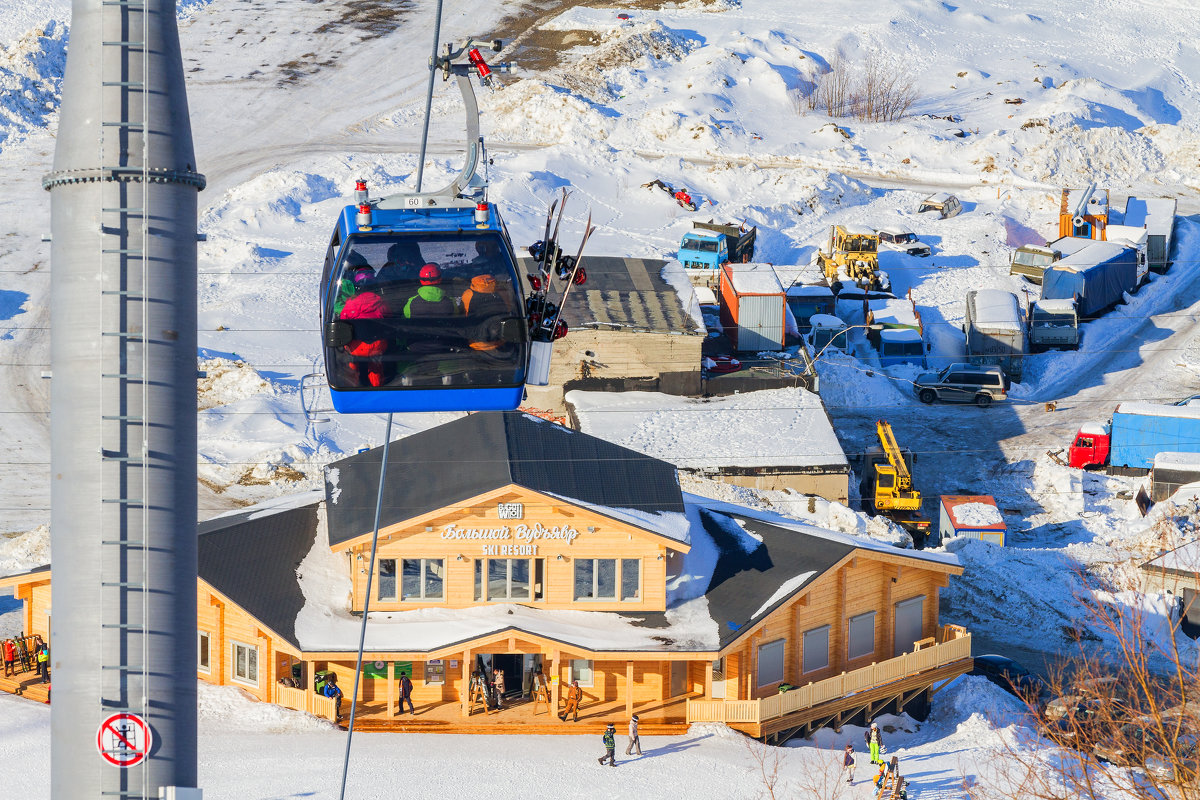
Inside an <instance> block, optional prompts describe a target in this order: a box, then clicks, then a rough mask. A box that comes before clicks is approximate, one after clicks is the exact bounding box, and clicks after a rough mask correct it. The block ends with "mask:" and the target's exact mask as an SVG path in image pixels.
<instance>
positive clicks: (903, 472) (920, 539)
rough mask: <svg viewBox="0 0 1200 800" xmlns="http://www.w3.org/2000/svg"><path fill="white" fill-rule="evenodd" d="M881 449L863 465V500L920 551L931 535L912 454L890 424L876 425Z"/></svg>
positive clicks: (869, 453) (866, 459) (881, 422)
mask: <svg viewBox="0 0 1200 800" xmlns="http://www.w3.org/2000/svg"><path fill="white" fill-rule="evenodd" d="M875 431H876V433H878V435H879V444H880V446H881V448H882V449H879V450H872V451H868V452H867V454H866V455H865V456H864V463H863V473H864V480H863V487H862V488H863V492H862V497H863V499H864V500H866V499H867V498H870V503H871V509H872V510H873V511H874V512H875V513H878V514H883V515H884V516H886V517H889V518H890V519H891V520H892V521H893V522H895V523H896V524H897V525H899V526H900V527H901V528H903V529H904V530H906V531H908V532H909V534H911V535H912V537H913V544H915V545H916V546H917V547H918V548H920V547H923V546H924V545H925V538H926V537H927V536H928V535H929V518H928V517H926V516H924V515H923V514H921V493H920V492H919V491H917V490H916V489H914V488H913V482H912V453H911V452H910V451H906V450H902V449H901V448H900V445H899V444H897V443H896V435H895V434H894V433H893V432H892V426H891V425H889V424H888V422H887V420H882V419H881V420H879V421H878V422H877V423H875Z"/></svg>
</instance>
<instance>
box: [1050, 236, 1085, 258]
mask: <svg viewBox="0 0 1200 800" xmlns="http://www.w3.org/2000/svg"><path fill="white" fill-rule="evenodd" d="M1095 242H1096V240H1095V239H1085V238H1083V237H1082V236H1063V237H1061V238H1058V239H1055V240H1054V241H1053V242H1050V243H1049V244H1047V245H1046V246H1047V247H1049V248H1050V249H1052V250H1057V251H1058V252H1060V253H1062V254H1063V255H1064V256H1069V255H1071V254H1072V253H1078V252H1079V251H1080V250H1082V249H1084V248H1085V247H1091V246H1092V245H1093V244H1095Z"/></svg>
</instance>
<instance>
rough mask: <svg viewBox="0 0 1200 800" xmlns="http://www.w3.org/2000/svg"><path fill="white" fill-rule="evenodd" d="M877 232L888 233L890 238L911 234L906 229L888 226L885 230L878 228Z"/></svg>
mask: <svg viewBox="0 0 1200 800" xmlns="http://www.w3.org/2000/svg"><path fill="white" fill-rule="evenodd" d="M877 230H878V232H879V233H890V234H891V235H892V236H902V235H904V234H909V233H912V231H911V230H909V229H908V228H901V227H900V226H898V225H889V226H888V227H886V228H878V229H877Z"/></svg>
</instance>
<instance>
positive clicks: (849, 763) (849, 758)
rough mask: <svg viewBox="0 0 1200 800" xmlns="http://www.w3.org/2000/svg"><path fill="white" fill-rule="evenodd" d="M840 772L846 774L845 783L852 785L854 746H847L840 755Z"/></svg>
mask: <svg viewBox="0 0 1200 800" xmlns="http://www.w3.org/2000/svg"><path fill="white" fill-rule="evenodd" d="M842 772H844V773H846V783H849V784H850V785H854V745H852V744H847V745H846V750H845V752H844V753H842Z"/></svg>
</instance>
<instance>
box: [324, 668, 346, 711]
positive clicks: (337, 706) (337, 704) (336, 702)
mask: <svg viewBox="0 0 1200 800" xmlns="http://www.w3.org/2000/svg"><path fill="white" fill-rule="evenodd" d="M321 694H323V695H325V696H326V697H332V698H333V713H334V716H335V717H337V719H338V720H341V718H342V690H341V689H340V688H338V685H337V675H335V674H333V673H330V674H329V677H328V678H326V679H325V688H324V689H323V690H322V691H321Z"/></svg>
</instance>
